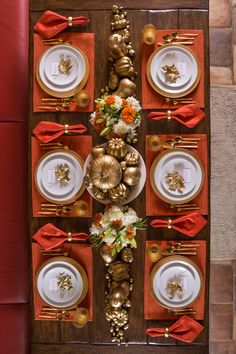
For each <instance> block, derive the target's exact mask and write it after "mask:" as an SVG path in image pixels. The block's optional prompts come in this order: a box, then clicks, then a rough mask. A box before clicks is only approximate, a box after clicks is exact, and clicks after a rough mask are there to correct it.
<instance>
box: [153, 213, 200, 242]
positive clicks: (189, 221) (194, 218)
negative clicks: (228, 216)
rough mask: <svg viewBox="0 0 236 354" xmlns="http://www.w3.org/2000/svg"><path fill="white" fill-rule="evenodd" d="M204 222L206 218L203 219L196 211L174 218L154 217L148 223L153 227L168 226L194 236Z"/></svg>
mask: <svg viewBox="0 0 236 354" xmlns="http://www.w3.org/2000/svg"><path fill="white" fill-rule="evenodd" d="M206 224H207V221H206V219H204V217H203V216H202V215H201V214H200V213H199V212H198V211H195V212H193V213H191V214H188V215H185V216H180V217H179V218H176V219H174V220H172V219H165V220H161V219H155V220H152V221H151V222H150V225H151V226H152V227H154V228H158V227H168V228H170V229H171V228H172V229H174V230H177V231H179V232H181V233H182V234H184V235H187V236H190V237H194V236H196V235H197V234H198V233H199V232H200V231H201V229H202V228H203V227H204V226H205V225H206Z"/></svg>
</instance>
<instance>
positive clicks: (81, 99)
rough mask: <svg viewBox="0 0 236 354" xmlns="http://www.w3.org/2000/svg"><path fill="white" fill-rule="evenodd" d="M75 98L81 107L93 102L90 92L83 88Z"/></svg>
mask: <svg viewBox="0 0 236 354" xmlns="http://www.w3.org/2000/svg"><path fill="white" fill-rule="evenodd" d="M74 99H75V102H76V104H77V106H78V107H81V108H84V107H87V106H89V104H90V102H91V97H90V95H89V94H88V92H87V91H85V90H81V91H79V92H77V93H76V94H75V97H74Z"/></svg>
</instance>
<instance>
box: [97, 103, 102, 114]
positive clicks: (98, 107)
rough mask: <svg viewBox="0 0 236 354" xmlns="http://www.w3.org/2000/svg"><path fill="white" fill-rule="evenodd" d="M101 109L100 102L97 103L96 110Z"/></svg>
mask: <svg viewBox="0 0 236 354" xmlns="http://www.w3.org/2000/svg"><path fill="white" fill-rule="evenodd" d="M101 109H102V105H101V104H100V103H98V104H97V105H96V111H97V112H99V111H100V110H101Z"/></svg>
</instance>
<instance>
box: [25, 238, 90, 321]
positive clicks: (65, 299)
mask: <svg viewBox="0 0 236 354" xmlns="http://www.w3.org/2000/svg"><path fill="white" fill-rule="evenodd" d="M32 263H33V292H34V316H35V319H36V320H58V321H73V322H79V320H78V321H76V318H75V317H76V316H77V315H78V311H79V310H80V311H81V309H84V310H85V311H86V312H87V314H88V315H87V317H88V318H87V320H92V316H93V307H92V306H93V304H92V298H93V289H92V282H93V281H92V250H91V246H90V245H86V244H78V243H73V244H71V243H70V244H68V243H64V244H63V246H62V247H56V248H52V249H50V250H45V249H44V248H42V247H40V245H39V244H38V243H33V245H32ZM84 315H85V314H84ZM80 319H81V318H80ZM75 324H76V323H75ZM77 324H78V323H77ZM84 324H86V323H84Z"/></svg>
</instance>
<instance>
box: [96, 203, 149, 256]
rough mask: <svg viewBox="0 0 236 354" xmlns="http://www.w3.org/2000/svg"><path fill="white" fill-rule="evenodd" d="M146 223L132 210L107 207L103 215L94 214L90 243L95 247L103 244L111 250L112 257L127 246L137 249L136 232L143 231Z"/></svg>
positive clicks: (116, 206)
mask: <svg viewBox="0 0 236 354" xmlns="http://www.w3.org/2000/svg"><path fill="white" fill-rule="evenodd" d="M146 221H147V220H143V219H142V218H139V217H138V216H137V214H136V212H135V211H134V210H133V209H132V208H129V207H127V206H126V207H122V206H118V205H112V206H109V207H108V208H106V210H105V212H104V213H97V214H95V217H94V221H93V224H92V226H91V228H90V233H91V242H92V243H93V245H94V246H95V247H99V246H101V245H102V243H104V242H105V243H106V244H107V245H108V246H109V247H110V248H111V249H112V255H114V254H115V253H116V252H117V253H119V252H120V251H121V250H122V249H123V248H124V247H127V246H130V247H132V248H137V243H136V240H135V236H136V230H144V229H145V227H146Z"/></svg>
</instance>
